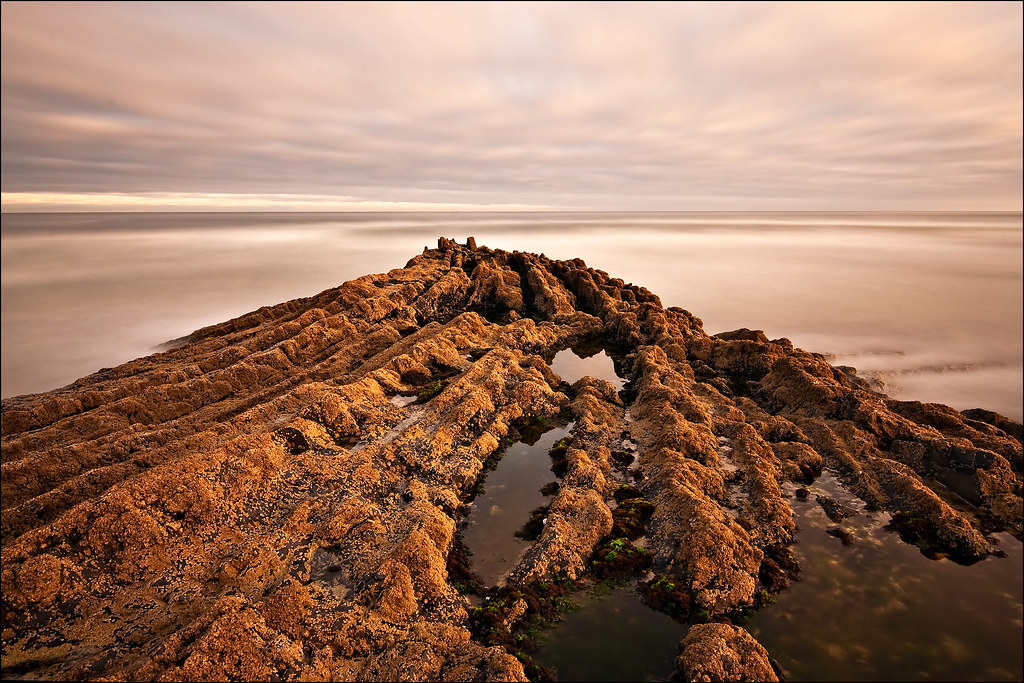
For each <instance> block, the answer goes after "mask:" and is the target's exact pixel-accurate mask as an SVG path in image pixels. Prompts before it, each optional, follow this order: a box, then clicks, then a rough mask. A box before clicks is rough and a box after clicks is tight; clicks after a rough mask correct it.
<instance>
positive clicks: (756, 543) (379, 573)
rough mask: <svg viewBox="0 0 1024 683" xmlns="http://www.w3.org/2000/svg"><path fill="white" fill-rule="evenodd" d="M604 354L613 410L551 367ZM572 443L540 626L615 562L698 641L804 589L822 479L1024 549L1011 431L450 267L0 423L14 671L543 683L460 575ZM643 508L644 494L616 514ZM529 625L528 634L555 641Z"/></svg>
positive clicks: (351, 285) (360, 284)
mask: <svg viewBox="0 0 1024 683" xmlns="http://www.w3.org/2000/svg"><path fill="white" fill-rule="evenodd" d="M595 339H599V340H601V341H602V342H603V343H605V344H607V345H608V346H609V347H610V348H615V349H617V350H618V351H617V352H618V353H620V354H621V357H620V360H619V364H620V365H621V368H622V371H623V373H624V374H623V376H624V377H625V378H626V379H627V382H626V385H625V386H624V387H623V389H622V391H621V392H620V391H617V390H616V387H615V386H613V385H612V384H610V383H608V382H607V381H605V380H602V379H596V378H592V377H584V378H583V379H580V380H578V381H576V382H575V383H573V384H572V386H571V387H570V386H568V385H566V383H565V382H563V381H562V378H560V377H559V376H558V375H557V374H556V373H554V372H553V371H552V370H551V368H550V367H549V365H548V363H547V362H545V360H544V359H545V358H551V357H553V355H554V354H555V353H557V352H558V351H560V350H562V349H565V348H569V347H571V346H573V345H576V344H579V343H581V342H584V341H588V340H595ZM398 396H401V397H410V399H411V400H410V401H404V400H394V399H395V398H396V397H398ZM413 397H415V398H413ZM559 414H562V415H568V416H569V418H570V419H571V420H572V421H573V422H574V426H573V428H572V433H571V439H569V440H567V441H566V442H565V444H563V450H564V452H563V453H561V456H560V457H562V458H564V464H563V467H564V469H562V470H561V471H560V472H559V473H558V476H559V477H560V481H559V483H558V487H557V490H556V491H554V492H553V497H552V499H551V501H550V504H549V506H548V511H547V513H546V519H547V521H546V522H545V523H544V525H543V528H542V530H541V532H540V535H539V536H538V538H537V539H536V541H535V542H534V544H533V545H532V546H531V547H530V548H529V550H527V552H526V553H525V555H524V556H523V557H522V558H521V559H520V560H519V562H518V564H517V565H516V566H515V567H514V568H513V569H512V570H511V571H510V572H509V574H508V578H507V586H506V590H510V591H515V590H519V591H520V592H521V593H522V594H523V595H527V594H529V595H532V594H534V593H536V592H537V591H536V587H537V586H542V585H550V583H551V582H554V581H565V580H577V579H581V578H585V577H588V576H591V573H590V572H591V569H590V568H591V567H592V566H593V565H592V561H593V560H594V559H595V553H603V557H604V558H607V555H608V554H609V553H610V552H616V553H617V552H618V551H619V550H621V549H622V548H626V547H627V540H628V536H630V535H631V534H639V533H642V534H644V538H643V545H642V548H643V554H644V563H643V566H644V567H648V566H649V567H650V571H651V572H653V574H654V575H655V576H657V577H658V579H657V580H656V582H657V581H660V582H661V583H660V584H658V585H659V586H660V587H661V588H664V587H665V586H667V585H669V584H671V585H672V586H673V591H672V592H671V593H665V594H666V595H671V596H685V598H686V600H687V601H688V602H689V603H690V604H688V605H687V606H686V612H685V613H686V614H700V615H702V618H703V617H706V618H707V619H709V620H712V621H716V620H719V619H726V618H727V617H728V615H730V614H735V613H737V612H738V611H741V610H744V609H746V608H750V607H753V606H757V605H758V604H759V602H761V601H763V600H764V595H765V593H766V591H768V592H774V591H778V590H783V589H784V588H785V584H786V583H787V579H786V574H787V572H789V573H791V572H793V571H795V570H794V568H792V567H789V566H785V565H786V562H785V560H784V558H786V557H788V556H789V554H788V552H787V550H786V549H787V548H788V546H789V545H790V544H791V543H792V541H793V534H794V530H795V524H794V521H793V511H792V508H791V507H790V504H789V502H788V501H789V499H788V498H787V496H786V495H785V494H784V491H783V486H782V485H783V484H784V483H785V482H787V481H791V482H794V483H796V484H798V485H802V484H807V483H809V482H810V481H812V480H813V479H814V478H815V477H816V476H818V475H820V474H821V472H822V469H823V468H827V469H828V470H829V471H830V472H832V473H834V475H835V476H836V477H837V478H838V479H839V480H840V481H841V482H842V483H843V484H844V485H845V486H846V487H848V488H849V489H850V490H851V491H852V492H854V493H855V494H856V495H857V496H858V497H860V498H861V499H862V500H864V501H866V502H867V504H868V505H869V506H871V507H873V508H876V509H884V510H887V511H890V512H892V513H894V514H896V513H898V514H899V515H900V516H901V517H900V518H901V519H902V518H906V519H911V520H914V524H913V530H914V534H913V536H910V535H908V538H912V539H913V540H914V542H915V543H919V544H920V545H921V546H922V548H925V549H926V550H927V552H929V553H941V554H944V555H947V556H949V557H951V558H953V559H955V560H956V561H959V562H962V563H971V562H974V561H977V560H979V559H981V558H983V557H985V556H986V555H987V554H989V553H990V552H992V548H991V546H990V543H989V541H988V540H987V539H986V536H985V534H987V533H988V532H990V531H992V530H997V529H1005V530H1007V531H1009V532H1010V533H1012V534H1014V535H1015V536H1016V537H1017V538H1020V537H1021V532H1022V521H1021V516H1022V505H1021V481H1022V478H1024V475H1022V446H1021V443H1020V441H1019V439H1020V433H1021V426H1020V425H1019V424H1017V423H1014V422H1012V421H1010V420H1008V419H1006V418H1005V417H1003V416H1000V415H997V414H995V413H992V412H990V411H986V410H981V409H979V410H973V411H967V412H963V413H961V412H957V411H955V410H952V409H951V408H947V407H945V406H939V405H934V404H922V403H915V402H908V401H894V400H891V399H889V398H887V397H886V396H884V395H882V394H879V393H877V392H875V391H874V390H873V389H872V388H871V387H870V386H869V385H868V384H867V383H865V382H863V381H862V380H860V379H859V378H858V377H857V376H856V373H855V372H854V371H853V370H852V369H850V368H839V367H833V366H832V365H830V364H829V363H827V362H826V360H825V358H824V357H823V356H822V355H820V354H815V353H808V352H806V351H803V350H800V349H796V348H794V347H793V345H792V344H791V343H790V342H789V341H788V340H786V339H775V340H769V339H768V338H767V337H766V336H765V335H764V334H763V333H761V332H759V331H756V330H753V331H752V330H738V331H736V332H732V333H727V334H720V335H716V336H710V335H708V334H706V333H705V332H704V330H703V327H702V323H701V321H700V320H699V319H698V318H696V317H695V316H693V315H692V314H690V313H689V312H687V311H685V310H683V309H680V308H675V307H671V308H667V309H666V308H664V307H663V306H662V304H661V302H660V300H659V299H658V297H657V296H656V295H655V294H653V293H651V292H649V291H647V290H646V289H644V288H642V287H638V286H635V285H632V284H628V283H625V282H623V281H622V280H620V279H617V278H612V277H610V276H609V275H608V274H607V273H605V272H603V271H600V270H595V269H591V268H587V267H586V265H585V264H584V263H583V262H582V261H581V260H579V259H576V260H572V261H555V260H551V259H548V258H547V257H545V256H543V255H536V254H529V253H521V252H506V251H501V250H492V249H489V248H487V247H483V246H481V247H477V246H476V244H475V242H474V241H472V240H470V241H469V243H468V244H467V245H460V244H458V243H456V242H454V241H452V240H449V239H446V238H441V239H439V240H438V247H437V249H424V252H423V253H422V254H420V255H417V256H416V257H414V258H413V259H412V260H410V261H409V262H408V264H406V266H405V267H404V268H398V269H395V270H392V271H389V272H388V273H385V274H376V275H366V276H364V277H361V278H358V279H356V280H352V281H350V282H347V283H345V284H343V285H341V286H339V287H337V288H334V289H330V290H327V291H325V292H322V293H320V294H318V295H316V296H313V297H309V298H305V299H297V300H294V301H290V302H286V303H282V304H279V305H276V306H268V307H264V308H261V309H259V310H257V311H254V312H252V313H249V314H247V315H244V316H241V317H239V318H235V319H233V320H230V321H227V322H225V323H221V324H219V325H213V326H210V327H206V328H203V329H201V330H197V331H196V332H194V333H193V334H192V335H189V336H188V337H187V338H185V339H184V340H183V341H182V343H180V344H178V345H176V346H175V347H174V348H170V349H169V350H167V351H164V352H162V353H157V354H154V355H151V356H147V357H145V358H140V359H138V360H135V361H132V362H129V363H126V364H124V365H121V366H119V367H117V368H113V369H105V370H101V371H100V372H97V373H95V374H93V375H90V376H88V377H85V378H82V379H80V380H78V381H77V382H75V383H73V384H71V385H68V386H67V387H64V388H62V389H58V390H55V391H51V392H48V393H45V394H37V395H27V396H19V397H14V398H11V399H5V400H4V401H3V410H2V434H3V442H2V443H3V449H2V520H0V528H2V532H3V535H2V544H3V545H2V548H3V553H2V585H3V593H2V605H3V624H2V628H3V645H2V648H3V649H2V666H3V670H4V672H5V673H6V674H8V675H11V676H24V677H42V678H53V679H74V678H97V679H105V680H152V679H158V678H160V679H165V680H172V679H173V680H196V679H210V678H215V679H230V680H252V679H270V678H279V679H281V680H353V679H358V680H427V679H445V680H469V679H477V680H479V679H486V680H526V678H527V673H528V672H527V671H526V670H524V666H523V660H524V657H517V656H516V653H515V652H514V651H510V647H509V646H506V645H505V644H504V642H503V641H501V640H500V639H498V640H496V641H494V642H497V643H499V644H490V643H488V642H484V641H483V640H481V639H480V638H479V637H477V636H475V635H474V631H473V629H472V628H471V610H472V609H473V607H472V606H471V605H470V603H469V601H468V600H467V598H466V597H465V596H464V595H462V594H461V593H460V591H459V590H457V589H456V587H455V586H454V585H453V584H452V581H451V579H452V577H450V576H449V571H448V570H449V566H450V560H451V557H450V555H451V553H452V552H454V550H455V548H456V546H457V545H458V543H457V541H456V534H457V522H458V521H459V519H460V518H461V515H463V514H464V505H465V503H466V502H467V501H468V500H469V499H470V498H471V497H472V494H473V491H474V489H475V487H476V485H477V482H478V479H479V478H480V477H481V473H482V472H483V470H484V466H485V463H486V462H487V461H488V459H489V458H491V457H492V456H494V455H495V454H496V453H497V452H498V451H499V449H500V445H501V443H502V442H503V440H505V439H506V438H507V437H508V436H509V435H510V434H511V433H513V432H514V430H515V429H516V428H517V425H522V424H525V423H526V422H529V421H530V420H534V419H536V418H538V417H549V418H553V417H555V416H556V415H559ZM630 454H635V460H634V461H632V462H630V461H628V459H627V458H625V457H624V456H625V455H630ZM622 463H626V465H627V466H628V473H627V472H626V471H625V470H626V468H625V467H623V466H622ZM627 474H628V478H627ZM623 484H628V485H629V486H630V487H633V489H634V490H635V493H634V492H632V491H631V493H630V496H629V497H622V494H621V493H620V495H619V497H616V492H617V491H620V487H621V486H622V485H623ZM954 496H955V498H956V503H957V504H956V505H955V506H954V505H951V504H950V502H949V501H950V500H951V497H954ZM628 501H633V503H629V502H628ZM624 503H625V505H624ZM616 511H618V512H616ZM524 521H525V520H524ZM613 529H616V531H615V534H616V535H612V534H613ZM620 538H622V539H626V540H623V541H622V542H619V540H618V539H620ZM612 543H615V544H616V547H612ZM632 544H633V541H629V547H634V546H633V545H632ZM616 557H617V556H616ZM652 585H653V584H652ZM527 589H528V590H527ZM659 590H660V589H659ZM662 592H664V591H662ZM510 604H515V605H516V606H517V607H522V609H516V610H512V611H511V612H510V613H509V615H506V616H505V617H503V619H505V620H506V621H509V623H507V624H504V625H503V627H504V628H511V627H512V626H513V624H514V621H515V620H517V619H523V618H527V617H528V615H529V612H530V609H531V608H530V606H529V604H527V602H525V601H524V603H523V604H522V605H520V604H519V603H518V602H515V601H513V603H510ZM680 614H683V612H680ZM726 655H727V656H726ZM716 658H717V659H716ZM679 666H680V671H681V673H682V674H684V675H697V674H698V673H701V672H703V674H702V675H708V676H720V677H723V678H721V679H722V680H738V679H739V678H741V677H743V676H747V677H749V676H755V677H759V676H763V677H765V678H767V677H768V676H769V675H770V674H771V673H772V669H771V667H770V666H769V663H768V660H767V657H766V655H765V654H764V652H763V648H761V647H760V645H758V644H757V642H756V641H754V639H753V638H752V637H751V636H750V635H749V634H748V633H746V631H743V630H742V629H741V628H739V627H737V626H729V625H726V624H715V623H712V624H707V625H705V626H704V627H701V628H696V627H695V628H693V629H691V630H690V633H689V635H688V636H687V639H686V640H685V641H684V651H683V654H682V655H681V656H680V660H679ZM766 667H767V668H766ZM530 673H532V671H531V672H530Z"/></svg>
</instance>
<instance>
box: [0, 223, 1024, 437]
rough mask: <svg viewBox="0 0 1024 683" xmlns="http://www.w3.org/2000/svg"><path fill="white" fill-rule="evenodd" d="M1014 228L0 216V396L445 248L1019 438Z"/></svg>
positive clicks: (64, 379)
mask: <svg viewBox="0 0 1024 683" xmlns="http://www.w3.org/2000/svg"><path fill="white" fill-rule="evenodd" d="M1021 226H1022V223H1021V214H1020V213H974V214H955V215H954V214H938V213H930V214H913V213H898V214H888V213H877V214H867V213H850V214H846V213H828V214H822V213H792V214H787V213H621V214H614V213H550V214H546V213H486V214H484V213H477V214H471V213H452V214H447V213H362V214H361V213H336V214H324V213H305V214H303V213H262V214H261V213H118V214H111V213H106V214H104V213H78V214H69V213H64V214H4V215H3V222H2V231H0V236H2V240H0V246H2V271H0V272H2V278H0V285H2V360H3V367H2V395H3V396H5V397H7V396H12V395H16V394H22V393H31V392H40V391H47V390H50V389H54V388H57V387H60V386H63V385H65V384H67V383H69V382H71V381H73V380H75V379H77V378H79V377H81V376H84V375H86V374H88V373H91V372H94V371H96V370H98V369H99V368H101V367H109V366H113V365H116V364H119V363H122V362H125V361H128V360H131V359H133V358H136V357H139V356H142V355H146V354H149V353H152V352H153V351H154V350H156V347H157V346H158V345H159V344H160V343H162V342H164V341H167V340H170V339H173V338H177V337H181V336H183V335H185V334H188V333H189V332H191V331H193V330H195V329H197V328H199V327H202V326H204V325H207V324H211V323H215V322H220V321H223V320H226V319H228V318H231V317H234V316H237V315H240V314H243V313H246V312H248V311H251V310H254V309H256V308H258V307H260V306H263V305H267V304H274V303H278V302H281V301H286V300H289V299H293V298H296V297H301V296H309V295H312V294H316V293H317V292H320V291H322V290H324V289H327V288H329V287H333V286H336V285H338V284H340V283H342V282H344V281H346V280H349V279H352V278H354V277H358V276H360V275H364V274H366V273H371V272H384V271H387V270H390V269H392V268H397V267H400V266H403V265H404V264H405V263H406V261H407V260H408V259H409V258H411V257H412V256H414V255H415V254H417V253H420V252H421V251H422V249H423V247H424V246H426V245H430V246H434V245H435V244H436V239H437V237H438V236H439V235H445V236H448V237H454V238H457V239H459V240H460V241H461V240H464V238H465V237H467V236H469V235H474V236H475V237H476V238H477V242H478V243H480V244H485V245H487V246H490V247H495V248H502V249H507V250H520V251H533V252H543V253H545V254H547V255H548V256H550V257H552V258H561V259H568V258H575V257H581V258H583V259H584V260H585V261H586V262H587V264H588V265H590V266H592V267H596V268H600V269H602V270H605V271H607V272H608V273H609V274H610V275H612V276H615V277H621V278H623V279H624V280H626V281H628V282H634V283H636V284H641V285H644V286H646V287H648V288H649V289H651V290H652V291H654V292H655V293H657V294H658V295H659V296H660V297H661V298H662V301H663V303H664V304H665V305H666V306H681V307H683V308H685V309H687V310H689V311H691V312H692V313H694V314H695V315H697V316H698V317H700V318H702V319H703V321H704V325H705V329H706V330H707V331H708V332H709V333H716V332H722V331H726V330H732V329H736V328H739V327H750V328H757V329H763V330H764V331H765V332H766V333H767V334H768V336H769V337H772V338H774V337H782V336H785V337H789V338H790V339H791V340H793V342H794V343H795V344H796V345H797V346H799V347H801V348H804V349H807V350H810V351H818V352H823V353H832V354H835V356H836V358H835V362H836V363H840V364H847V365H853V366H855V367H857V368H859V369H860V370H861V372H862V374H863V373H871V374H873V375H874V376H875V377H878V378H880V379H881V380H882V381H883V382H884V383H885V384H886V386H887V388H888V391H889V393H890V394H891V395H894V396H898V397H905V398H913V399H918V400H924V401H937V402H941V403H947V404H949V405H952V406H954V407H956V408H960V409H965V408H974V407H984V408H988V409H992V410H997V411H999V412H1001V413H1003V414H1005V415H1008V416H1010V417H1012V418H1014V419H1017V420H1020V419H1022V406H1021V403H1022V401H1021V394H1022V378H1024V375H1022V369H1021V358H1022V342H1021V339H1022V335H1021V329H1022V295H1021V291H1022V267H1021V265H1022V227H1021Z"/></svg>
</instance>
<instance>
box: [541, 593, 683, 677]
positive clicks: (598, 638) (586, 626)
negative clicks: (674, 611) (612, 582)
mask: <svg viewBox="0 0 1024 683" xmlns="http://www.w3.org/2000/svg"><path fill="white" fill-rule="evenodd" d="M577 601H578V602H579V605H580V606H579V609H578V610H575V611H572V612H569V613H567V614H566V615H565V616H564V618H563V619H562V620H561V621H560V622H558V624H556V625H555V626H554V628H552V629H551V631H550V632H549V633H548V634H547V638H546V639H545V641H544V643H543V644H542V645H541V646H540V648H538V649H537V651H536V652H535V653H534V661H536V662H539V663H540V664H543V665H544V666H547V667H549V668H552V669H554V670H555V672H556V673H557V675H558V680H559V681H665V680H668V677H669V676H670V675H671V674H672V672H673V671H674V669H675V658H676V655H677V654H678V650H679V641H680V640H682V639H683V637H685V636H686V632H687V631H688V630H689V627H688V626H685V625H683V624H680V623H679V622H677V621H675V620H673V619H672V618H671V617H669V616H667V615H665V614H663V613H661V612H655V611H654V610H652V609H650V608H649V607H647V605H645V604H644V603H643V602H642V601H641V600H640V597H639V596H638V595H636V593H634V592H633V591H632V590H631V589H629V588H624V587H623V588H616V589H615V590H613V591H611V592H610V593H609V594H607V595H603V596H596V595H594V594H586V595H584V596H583V597H582V598H579V597H578V598H577Z"/></svg>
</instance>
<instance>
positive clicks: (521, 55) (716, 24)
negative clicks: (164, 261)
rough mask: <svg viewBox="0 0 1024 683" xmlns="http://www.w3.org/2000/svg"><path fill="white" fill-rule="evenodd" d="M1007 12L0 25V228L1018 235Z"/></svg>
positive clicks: (166, 13) (617, 9)
mask: <svg viewBox="0 0 1024 683" xmlns="http://www.w3.org/2000/svg"><path fill="white" fill-rule="evenodd" d="M1022 6H1024V5H1022V3H1020V2H966V3H929V2H911V3H885V2H856V3H820V4H818V3H808V2H797V3H774V2H767V3H754V2H740V3H728V2H709V3H701V2H685V3H669V2H655V3H638V2H593V3H585V2H568V3H557V2H551V3H547V2H544V3H528V2H513V3H470V2H455V3H431V2H413V3H358V2H339V3H320V2H318V3H302V2H288V3H273V2H255V3H247V2H240V3H236V2H226V3H214V2H195V3H182V2H152V3H150V2H147V3H130V2H114V3H92V2H74V3H67V4H64V3H56V2H38V3H37V2H10V1H8V0H5V1H4V2H3V3H2V5H0V11H2V48H0V49H2V62H0V72H2V165H0V168H2V188H0V189H2V208H3V211H5V212H7V211H46V210H218V209H230V210H384V209H393V210H431V209H437V210H457V209H461V210H476V209H479V210H493V209H501V210H550V209H555V210H651V211H662V210H681V211H686V210H811V211H813V210H870V211H875V210H894V211H897V210H924V211H929V210H934V211H976V210H977V211H1020V210H1021V203H1022V132H1021V131H1022V127H1024V126H1022V40H1021V26H1022Z"/></svg>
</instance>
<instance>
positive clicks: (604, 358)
mask: <svg viewBox="0 0 1024 683" xmlns="http://www.w3.org/2000/svg"><path fill="white" fill-rule="evenodd" d="M551 369H552V370H554V371H555V374H556V375H558V376H559V377H561V378H562V379H563V380H565V381H566V382H568V383H569V384H573V383H575V382H576V381H577V380H578V379H580V378H581V377H586V376H588V375H589V376H590V377H596V378H598V379H603V380H607V381H608V382H611V383H612V385H613V386H614V387H615V390H616V391H621V390H622V385H623V383H624V381H623V379H622V378H621V377H619V376H618V375H617V374H616V373H615V364H614V363H613V362H612V358H611V356H609V355H608V354H607V353H606V352H605V351H604V350H603V349H587V350H583V349H579V348H577V349H562V350H561V351H559V352H558V353H557V354H555V359H554V360H553V361H551Z"/></svg>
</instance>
